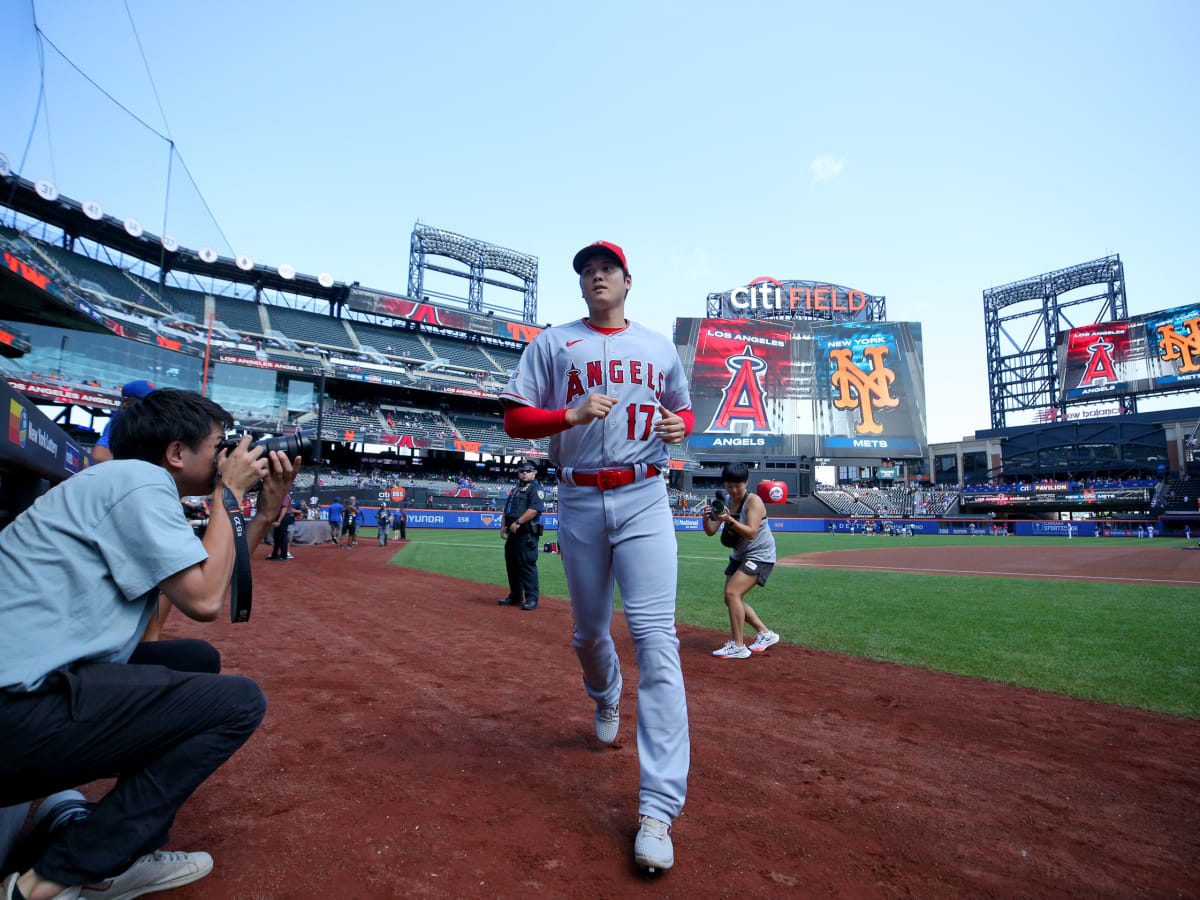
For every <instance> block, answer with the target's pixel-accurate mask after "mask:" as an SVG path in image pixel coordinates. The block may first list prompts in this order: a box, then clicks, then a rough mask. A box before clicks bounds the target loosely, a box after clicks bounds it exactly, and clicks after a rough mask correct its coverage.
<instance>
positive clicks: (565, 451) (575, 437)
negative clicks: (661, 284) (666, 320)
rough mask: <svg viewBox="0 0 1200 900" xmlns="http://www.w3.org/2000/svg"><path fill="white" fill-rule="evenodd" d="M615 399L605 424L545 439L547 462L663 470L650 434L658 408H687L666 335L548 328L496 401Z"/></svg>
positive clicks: (557, 403) (545, 403) (662, 455)
mask: <svg viewBox="0 0 1200 900" xmlns="http://www.w3.org/2000/svg"><path fill="white" fill-rule="evenodd" d="M593 393H600V394H607V395H608V396H610V397H616V398H617V402H616V404H614V405H613V408H612V409H611V410H610V411H609V413H608V416H607V417H606V418H604V419H593V420H592V421H591V422H588V423H587V424H586V425H576V426H575V427H574V428H568V429H567V430H566V431H560V432H559V433H558V434H555V435H552V436H551V437H550V461H551V462H552V463H554V464H555V465H557V466H560V467H562V468H573V469H582V470H588V469H606V468H611V467H614V466H629V465H634V464H636V463H653V464H654V465H656V466H658V467H659V468H660V469H666V468H667V459H668V456H669V453H668V450H667V445H666V444H664V443H663V442H662V441H661V440H659V438H658V437H657V436H656V435H655V434H654V423H655V422H657V421H658V420H659V419H660V418H661V415H660V414H659V411H658V407H659V404H660V403H661V404H662V405H663V406H665V407H666V408H667V409H669V410H671V411H672V412H680V411H682V410H685V409H690V408H691V405H692V401H691V397H690V395H689V394H688V386H687V376H686V374H685V373H684V370H683V363H682V362H680V360H679V354H678V352H676V350H675V345H674V344H672V343H671V342H670V341H669V340H668V339H667V338H666V337H664V336H663V335H661V334H659V333H658V332H656V331H651V330H650V329H648V328H645V327H643V326H641V325H638V324H637V323H636V322H628V323H627V324H626V326H625V327H624V328H622V329H621V330H620V331H617V332H614V333H612V334H605V333H604V332H602V331H598V330H596V329H595V328H592V327H591V326H590V325H588V324H587V322H585V321H584V320H583V319H578V320H576V321H574V322H571V323H569V324H567V325H560V326H558V327H556V328H547V329H546V330H545V331H543V332H541V333H540V334H539V335H538V336H537V337H535V338H534V339H533V342H532V343H531V344H530V345H529V346H528V347H526V348H525V352H524V353H522V354H521V361H520V362H519V363H518V364H517V368H516V370H515V371H514V372H513V375H512V378H511V379H510V380H509V382H508V385H507V386H506V387H505V388H504V390H503V391H502V392H501V394H500V399H501V400H502V401H505V402H508V403H514V404H517V405H520V406H532V407H535V408H537V409H549V410H554V409H563V408H564V407H573V406H578V405H579V404H580V403H581V402H582V400H583V398H584V397H585V396H586V395H588V394H593Z"/></svg>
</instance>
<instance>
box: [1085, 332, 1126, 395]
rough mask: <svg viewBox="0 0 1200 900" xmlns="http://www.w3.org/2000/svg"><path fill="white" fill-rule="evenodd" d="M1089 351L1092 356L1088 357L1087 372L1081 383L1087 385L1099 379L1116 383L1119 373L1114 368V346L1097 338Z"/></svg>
mask: <svg viewBox="0 0 1200 900" xmlns="http://www.w3.org/2000/svg"><path fill="white" fill-rule="evenodd" d="M1087 349H1088V353H1089V354H1090V355H1089V356H1088V362H1087V371H1085V372H1084V373H1083V378H1082V379H1081V380H1080V382H1079V383H1080V384H1081V385H1087V384H1091V383H1092V382H1093V381H1096V380H1098V379H1103V380H1105V381H1116V380H1117V371H1116V369H1115V368H1113V361H1112V349H1113V344H1112V343H1111V342H1110V341H1106V340H1104V339H1103V338H1097V340H1096V342H1095V343H1094V344H1089V345H1088V348H1087Z"/></svg>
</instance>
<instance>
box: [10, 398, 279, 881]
mask: <svg viewBox="0 0 1200 900" xmlns="http://www.w3.org/2000/svg"><path fill="white" fill-rule="evenodd" d="M231 424H232V420H231V418H230V417H229V415H228V413H227V412H226V411H225V410H223V409H222V408H221V407H219V406H217V405H216V404H215V403H213V402H212V401H210V400H207V399H205V398H204V397H201V396H199V395H198V394H193V393H190V392H185V391H173V390H163V391H156V392H154V394H152V395H150V396H148V397H146V398H145V399H144V400H143V401H142V402H141V403H140V404H138V405H136V406H133V407H130V408H129V409H127V410H126V411H125V412H124V413H123V415H122V416H121V418H120V419H119V420H118V422H117V423H116V425H115V426H114V429H113V432H112V435H111V440H112V443H111V449H112V451H113V454H114V461H113V462H112V464H111V465H106V466H95V467H92V468H90V469H87V470H85V471H83V472H80V473H79V474H77V475H75V476H74V477H72V478H70V479H68V480H66V481H64V482H63V483H62V484H60V485H58V486H57V487H55V488H53V489H52V490H50V491H48V492H47V493H46V494H44V495H43V496H42V497H40V498H39V499H38V500H37V501H36V502H35V503H34V504H33V506H31V507H30V508H29V509H27V510H26V511H25V512H23V513H22V514H21V515H20V516H18V517H17V518H16V519H15V520H14V521H13V523H12V524H11V525H9V526H8V527H7V528H6V529H4V531H2V532H0V584H3V585H4V590H3V591H0V760H3V765H0V806H10V805H14V804H17V803H24V802H26V801H30V800H33V799H35V798H37V797H44V796H47V795H49V794H51V793H53V792H56V791H60V790H63V789H66V788H71V787H75V786H76V785H79V784H82V783H86V782H89V781H93V780H95V779H96V778H99V777H106V776H110V775H112V774H114V773H120V776H121V777H120V779H119V780H118V781H117V782H116V784H115V785H114V786H112V787H111V788H110V789H109V791H108V793H106V794H105V795H104V796H103V797H102V798H101V799H100V801H99V802H98V803H97V804H96V806H95V808H94V809H92V810H91V812H90V814H89V815H88V816H87V817H86V818H82V819H77V820H75V821H73V822H72V823H71V824H70V826H69V827H68V828H67V829H66V831H64V832H63V833H62V835H61V837H60V838H58V839H57V840H54V841H53V842H52V843H50V845H49V846H48V847H47V848H46V850H45V851H44V852H43V853H42V855H41V856H40V858H39V859H38V860H37V861H36V862H35V863H34V864H33V867H32V868H31V869H29V870H28V871H26V872H24V873H21V874H20V875H17V874H12V875H10V876H9V877H8V878H7V879H5V881H4V883H3V886H2V890H3V896H5V897H17V896H23V897H27V898H43V897H58V896H61V897H75V896H77V895H78V894H79V890H78V886H80V885H89V886H90V889H91V890H90V891H89V892H88V893H87V894H85V896H106V897H132V896H137V895H140V894H142V893H148V892H150V891H155V890H161V889H164V888H167V887H174V886H177V885H183V884H187V883H189V882H191V881H195V880H197V879H199V878H202V877H204V875H206V874H208V872H209V871H210V870H211V869H212V858H211V857H209V856H208V854H206V853H161V852H159V850H158V848H159V847H161V846H162V844H163V843H165V842H166V839H167V832H168V829H169V827H170V825H171V823H172V821H173V820H174V818H175V816H176V814H177V812H178V811H179V809H180V807H181V806H182V805H183V804H184V802H185V801H186V800H187V798H188V797H189V796H190V795H191V793H192V792H193V791H194V790H195V789H196V788H197V787H198V786H199V785H200V784H201V783H202V782H203V781H204V780H205V779H206V778H208V776H209V775H210V774H212V772H214V771H215V770H216V769H217V768H219V767H220V766H221V765H222V764H223V763H224V762H225V760H227V759H228V758H229V757H230V756H232V755H233V754H234V753H235V752H236V751H237V749H238V748H239V747H240V746H241V745H242V744H243V743H244V742H245V741H246V740H247V739H248V738H249V737H250V735H251V734H252V733H253V732H254V730H255V728H257V727H258V724H259V722H260V721H261V719H262V716H263V714H264V712H265V710H266V702H265V700H264V698H263V694H262V691H261V690H260V689H259V687H258V685H256V684H255V683H254V682H253V681H251V680H249V679H247V678H241V677H232V676H228V675H218V674H216V673H217V672H218V671H219V668H220V662H219V660H220V657H219V655H218V654H217V652H216V650H215V649H213V648H212V647H211V646H210V645H208V644H206V643H204V642H203V641H155V642H149V643H142V644H139V643H138V639H139V638H140V637H141V635H142V633H143V631H144V630H145V627H146V623H147V621H148V620H149V618H150V616H151V615H152V613H153V611H154V609H155V608H156V606H157V599H158V594H159V591H160V590H161V591H162V592H163V593H165V594H166V596H167V598H168V600H170V602H171V603H172V605H174V606H177V607H178V608H179V609H180V610H182V611H183V612H184V613H185V614H186V615H187V616H189V617H190V618H193V619H196V620H199V621H212V620H213V619H215V618H216V617H217V615H218V614H219V613H220V611H221V606H222V602H223V597H224V594H225V590H226V588H227V587H228V585H229V581H230V576H231V574H232V572H233V564H234V555H235V550H234V536H233V528H232V525H231V524H230V520H229V517H228V515H227V514H226V512H225V507H224V504H223V503H222V502H221V501H222V498H223V492H224V490H225V489H228V490H229V491H230V492H231V493H232V494H233V496H234V499H235V501H240V498H241V497H242V495H243V494H244V493H245V491H246V490H247V489H248V488H250V487H251V486H253V485H254V484H255V483H256V482H257V481H258V480H259V479H260V478H265V483H264V486H263V489H262V493H263V502H264V504H268V505H274V504H278V503H279V502H280V500H281V499H282V498H283V497H284V496H285V495H286V494H287V492H288V488H289V486H290V484H291V482H292V478H293V476H294V469H293V463H292V462H291V461H289V460H288V459H287V458H286V457H284V456H282V455H281V454H278V453H272V454H271V457H270V459H269V460H268V459H267V458H265V457H263V456H262V455H261V454H262V451H261V450H258V449H256V450H254V451H250V450H249V449H248V447H249V443H250V438H249V437H246V438H244V439H243V440H242V441H241V443H240V444H239V445H238V446H237V447H236V448H235V449H233V450H232V451H221V453H220V454H219V455H218V453H217V448H218V446H219V444H220V442H221V440H222V439H223V438H224V432H225V428H226V427H228V426H229V425H231ZM295 463H296V464H298V463H299V460H298V459H297V460H296V461H295ZM208 492H213V499H214V503H213V515H212V516H211V519H210V522H209V526H208V529H207V531H206V533H205V536H204V539H203V541H201V540H200V539H198V538H197V537H196V536H195V535H194V534H193V533H192V529H191V527H190V526H189V525H188V524H187V521H186V520H185V519H184V517H183V513H182V509H181V507H180V498H181V497H184V496H198V495H201V494H205V493H208ZM266 524H267V519H266V517H260V518H256V519H255V520H254V521H252V522H251V523H250V525H249V527H248V533H249V539H250V540H251V541H252V542H254V543H257V542H258V541H261V540H262V538H263V535H264V533H265V529H266ZM66 621H70V622H71V627H70V628H63V627H62V626H61V623H63V622H66ZM18 892H19V893H18Z"/></svg>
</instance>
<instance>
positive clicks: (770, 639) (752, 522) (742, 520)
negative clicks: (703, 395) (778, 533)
mask: <svg viewBox="0 0 1200 900" xmlns="http://www.w3.org/2000/svg"><path fill="white" fill-rule="evenodd" d="M721 480H722V481H723V482H725V490H726V491H727V492H728V493H729V500H728V503H726V501H725V497H724V495H723V494H722V492H721V491H717V496H716V498H715V499H714V500H713V502H712V504H710V505H706V506H705V507H704V519H703V520H702V521H703V524H704V533H705V534H707V535H708V536H709V537H712V536H713V535H714V534H716V533H717V532H718V531H720V532H721V543H722V544H724V545H725V546H726V547H729V548H730V549H731V550H732V551H733V552H732V553H730V554H729V565H728V566H726V567H725V605H726V606H727V607H729V635H730V638H731V640H729V641H728V642H727V643H726V644H725V646H723V647H721V648H720V649H718V650H714V651H713V656H716V657H718V658H720V659H745V658H746V657H748V656H749V655H750V654H751V652H754V653H761V652H762V651H763V650H766V649H767V648H768V647H770V646H771V645H772V644H777V643H779V635H777V634H776V633H775V632H773V631H772V630H771V629H769V628H768V627H767V626H766V625H764V624H763V621H762V619H760V618H759V617H758V615H757V614H756V613H755V612H754V609H753V608H752V607H751V606H750V604H749V603H747V602H746V599H745V598H746V594H748V593H750V589H751V588H753V587H754V586H755V585H756V584H757V585H763V586H766V583H767V578H768V577H769V576H770V574H771V570H772V569H773V568H775V536H774V535H773V534H771V526H770V524H769V523H768V522H767V508H766V506H764V505H763V502H762V500H761V499H760V498H759V497H758V495H757V494H749V493H747V492H746V485H747V483H748V482H749V481H750V470H749V468H747V467H746V466H745V465H744V464H743V463H737V462H731V463H727V464H726V465H725V468H724V469H723V470H722V472H721ZM747 622H749V623H750V624H751V625H752V626H754V628H755V629H756V631H757V632H758V633H757V635H756V636H755V638H754V642H753V643H752V644H751V645H750V646H749V647H747V646H746V644H745V637H744V635H745V627H746V623H747Z"/></svg>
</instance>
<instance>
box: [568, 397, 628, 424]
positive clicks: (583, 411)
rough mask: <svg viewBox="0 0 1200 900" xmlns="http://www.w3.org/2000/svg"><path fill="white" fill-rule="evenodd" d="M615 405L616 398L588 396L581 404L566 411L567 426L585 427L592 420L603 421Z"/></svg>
mask: <svg viewBox="0 0 1200 900" xmlns="http://www.w3.org/2000/svg"><path fill="white" fill-rule="evenodd" d="M616 403H617V398H616V397H610V396H608V394H588V395H587V396H586V397H584V398H583V402H582V403H580V404H579V405H578V406H573V407H571V408H570V409H568V410H567V424H568V425H586V424H587V423H588V422H591V421H592V420H593V419H603V418H605V417H606V416H607V415H608V414H609V412H610V411H611V410H612V408H613V406H615V405H616Z"/></svg>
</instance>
